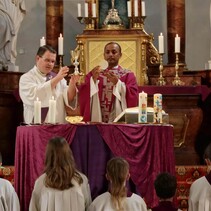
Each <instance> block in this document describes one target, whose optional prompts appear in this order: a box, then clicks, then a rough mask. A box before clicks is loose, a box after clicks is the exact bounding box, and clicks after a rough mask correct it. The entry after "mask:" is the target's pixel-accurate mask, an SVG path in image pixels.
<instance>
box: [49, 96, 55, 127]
mask: <svg viewBox="0 0 211 211" xmlns="http://www.w3.org/2000/svg"><path fill="white" fill-rule="evenodd" d="M48 123H51V124H55V123H56V100H55V99H54V96H52V98H51V99H50V100H49V110H48Z"/></svg>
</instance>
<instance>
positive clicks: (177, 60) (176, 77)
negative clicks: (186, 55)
mask: <svg viewBox="0 0 211 211" xmlns="http://www.w3.org/2000/svg"><path fill="white" fill-rule="evenodd" d="M175 70H176V73H175V77H174V80H173V82H172V84H173V85H175V86H181V85H183V84H184V83H183V82H182V81H181V79H180V77H179V74H178V71H179V54H178V53H176V62H175Z"/></svg>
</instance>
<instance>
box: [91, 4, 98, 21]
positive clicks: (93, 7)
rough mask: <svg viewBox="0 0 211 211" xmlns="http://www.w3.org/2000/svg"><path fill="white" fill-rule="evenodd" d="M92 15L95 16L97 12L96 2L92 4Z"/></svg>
mask: <svg viewBox="0 0 211 211" xmlns="http://www.w3.org/2000/svg"><path fill="white" fill-rule="evenodd" d="M92 17H93V18H96V17H97V13H96V3H93V4H92Z"/></svg>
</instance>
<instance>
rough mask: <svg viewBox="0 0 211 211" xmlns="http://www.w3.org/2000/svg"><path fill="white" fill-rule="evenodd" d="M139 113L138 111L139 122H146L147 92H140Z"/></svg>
mask: <svg viewBox="0 0 211 211" xmlns="http://www.w3.org/2000/svg"><path fill="white" fill-rule="evenodd" d="M138 105H139V106H138V107H139V113H138V122H140V123H146V122H147V93H145V92H143V91H142V92H141V93H139V104H138Z"/></svg>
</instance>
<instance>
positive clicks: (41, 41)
mask: <svg viewBox="0 0 211 211" xmlns="http://www.w3.org/2000/svg"><path fill="white" fill-rule="evenodd" d="M45 43H46V41H45V37H42V38H41V39H40V47H41V46H43V45H45Z"/></svg>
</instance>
